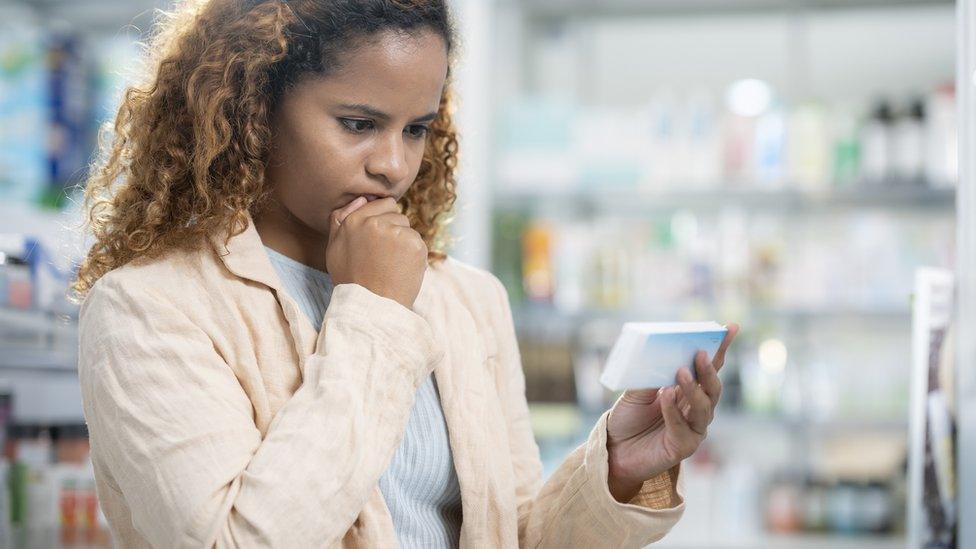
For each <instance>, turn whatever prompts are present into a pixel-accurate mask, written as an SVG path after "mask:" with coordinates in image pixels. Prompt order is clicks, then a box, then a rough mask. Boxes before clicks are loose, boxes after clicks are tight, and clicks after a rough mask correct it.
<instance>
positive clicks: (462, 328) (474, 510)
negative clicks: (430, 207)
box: [414, 267, 491, 547]
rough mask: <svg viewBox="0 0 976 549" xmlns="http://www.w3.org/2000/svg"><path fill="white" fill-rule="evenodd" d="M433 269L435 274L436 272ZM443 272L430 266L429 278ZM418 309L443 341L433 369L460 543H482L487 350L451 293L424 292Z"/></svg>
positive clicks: (484, 526)
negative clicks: (456, 492)
mask: <svg viewBox="0 0 976 549" xmlns="http://www.w3.org/2000/svg"><path fill="white" fill-rule="evenodd" d="M432 271H433V272H432ZM438 276H439V273H437V272H436V267H435V268H434V269H428V270H427V276H426V278H432V279H434V280H436V279H437V277H438ZM421 296H423V299H421V298H420V297H419V296H418V300H417V302H416V303H415V306H414V310H415V311H416V312H417V314H419V315H421V316H422V317H424V318H425V319H426V320H427V322H428V323H429V324H430V326H431V328H432V329H433V331H434V334H435V337H437V338H438V340H439V341H442V342H444V345H445V353H444V358H443V359H442V360H441V361H440V362H438V363H437V364H436V365H435V367H434V377H435V379H436V380H437V388H438V391H439V393H440V400H441V408H442V409H443V410H444V418H445V420H446V422H447V431H448V438H449V440H450V445H451V451H452V453H453V458H454V468H455V470H456V472H457V476H458V483H459V484H460V487H461V506H462V513H463V521H462V524H461V547H484V546H485V541H486V537H485V535H486V533H487V531H488V529H489V526H490V525H489V520H490V517H489V515H488V512H489V509H490V505H488V500H489V498H490V494H489V493H488V491H489V485H488V472H489V471H488V470H487V469H488V468H489V466H490V464H488V462H487V456H488V454H489V452H488V449H487V448H486V445H487V443H488V440H487V436H486V432H485V430H484V429H483V426H484V424H485V421H484V413H485V411H486V406H485V403H486V401H487V400H486V399H487V398H488V394H487V393H486V391H487V390H488V387H489V385H488V384H489V383H491V380H490V379H489V377H488V375H487V370H486V364H485V362H486V359H487V354H486V350H485V345H484V342H483V341H482V339H481V338H480V337H479V336H478V334H479V331H478V328H477V325H476V324H475V321H474V319H473V318H472V317H471V314H470V313H469V312H468V309H467V308H466V307H464V306H463V305H462V304H461V303H460V301H459V300H458V298H457V297H456V296H455V295H454V294H453V293H451V292H448V291H441V292H437V293H434V292H430V291H427V292H423V291H422V292H421Z"/></svg>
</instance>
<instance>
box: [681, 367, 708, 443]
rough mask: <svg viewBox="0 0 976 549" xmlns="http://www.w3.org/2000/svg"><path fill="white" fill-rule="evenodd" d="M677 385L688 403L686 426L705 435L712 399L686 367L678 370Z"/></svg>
mask: <svg viewBox="0 0 976 549" xmlns="http://www.w3.org/2000/svg"><path fill="white" fill-rule="evenodd" d="M678 386H679V387H680V388H681V394H682V395H683V396H684V397H685V400H686V401H688V404H689V409H688V426H689V427H691V429H692V430H693V431H695V432H696V433H698V434H699V435H702V436H705V433H706V431H707V430H708V424H709V422H711V420H712V401H711V400H710V399H709V398H708V395H706V394H705V391H703V390H702V388H701V387H699V386H698V383H696V382H695V379H694V378H693V377H692V376H691V372H690V371H689V370H688V369H687V368H682V369H681V370H680V371H679V372H678Z"/></svg>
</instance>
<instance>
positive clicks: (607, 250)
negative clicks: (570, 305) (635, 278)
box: [594, 240, 630, 309]
mask: <svg viewBox="0 0 976 549" xmlns="http://www.w3.org/2000/svg"><path fill="white" fill-rule="evenodd" d="M628 265H629V261H628V258H627V254H626V252H625V250H624V248H623V247H621V246H619V245H617V244H616V243H614V242H613V241H610V240H608V241H605V242H603V243H602V244H601V245H599V247H598V248H597V251H596V269H595V275H596V276H595V279H596V280H595V290H596V296H595V299H594V302H595V304H596V305H597V307H600V308H603V309H619V308H621V307H623V306H624V304H625V303H626V301H627V299H628V284H627V283H628V281H629V275H630V272H629V268H628Z"/></svg>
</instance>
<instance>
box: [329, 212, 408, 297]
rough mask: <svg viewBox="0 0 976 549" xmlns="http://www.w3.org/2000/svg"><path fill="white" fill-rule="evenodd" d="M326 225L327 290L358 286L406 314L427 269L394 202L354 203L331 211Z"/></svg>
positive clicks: (405, 220) (404, 219)
mask: <svg viewBox="0 0 976 549" xmlns="http://www.w3.org/2000/svg"><path fill="white" fill-rule="evenodd" d="M330 223H331V225H330V230H329V243H328V245H327V248H326V252H325V261H326V270H328V272H329V275H330V276H331V277H332V282H333V284H335V285H339V284H344V283H354V284H359V285H360V286H363V287H364V288H366V289H368V290H370V291H371V292H373V293H374V294H377V295H380V296H383V297H387V298H390V299H392V300H394V301H397V302H398V303H400V304H402V305H403V306H404V307H407V308H408V309H412V308H413V303H414V301H415V300H416V299H417V294H419V293H420V285H421V282H423V279H424V272H425V271H426V269H427V244H426V243H425V242H424V239H423V237H421V236H420V233H418V232H417V231H415V230H413V228H411V227H410V222H409V221H408V220H407V216H405V215H403V214H401V213H400V211H399V210H398V208H397V203H396V200H394V199H393V198H390V197H387V198H381V199H378V200H374V201H372V202H367V201H366V198H365V197H362V196H361V197H358V198H356V199H355V200H353V201H352V202H350V203H349V204H347V205H346V206H344V207H342V208H339V209H337V210H334V211H333V212H332V218H331V220H330Z"/></svg>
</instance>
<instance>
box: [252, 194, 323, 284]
mask: <svg viewBox="0 0 976 549" xmlns="http://www.w3.org/2000/svg"><path fill="white" fill-rule="evenodd" d="M254 228H255V229H256V230H257V232H258V234H259V235H260V236H261V242H262V243H264V245H265V246H267V247H269V248H271V249H272V250H274V251H276V252H278V253H280V254H282V255H284V256H287V257H290V258H292V259H294V260H295V261H298V262H299V263H302V264H305V265H308V266H309V267H313V268H315V269H318V270H320V271H326V268H325V250H326V245H327V244H328V242H329V235H322V234H321V233H319V232H318V231H315V230H313V229H312V228H311V227H309V226H308V225H306V224H305V223H302V221H301V220H299V219H298V218H297V217H295V216H294V215H292V214H291V212H289V211H288V210H287V209H286V208H283V207H282V206H281V204H280V203H279V202H278V201H276V200H273V199H272V201H271V202H270V203H269V204H268V206H267V207H266V208H265V209H263V210H262V211H261V213H260V214H259V215H258V216H257V217H255V218H254ZM326 272H327V271H326Z"/></svg>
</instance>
